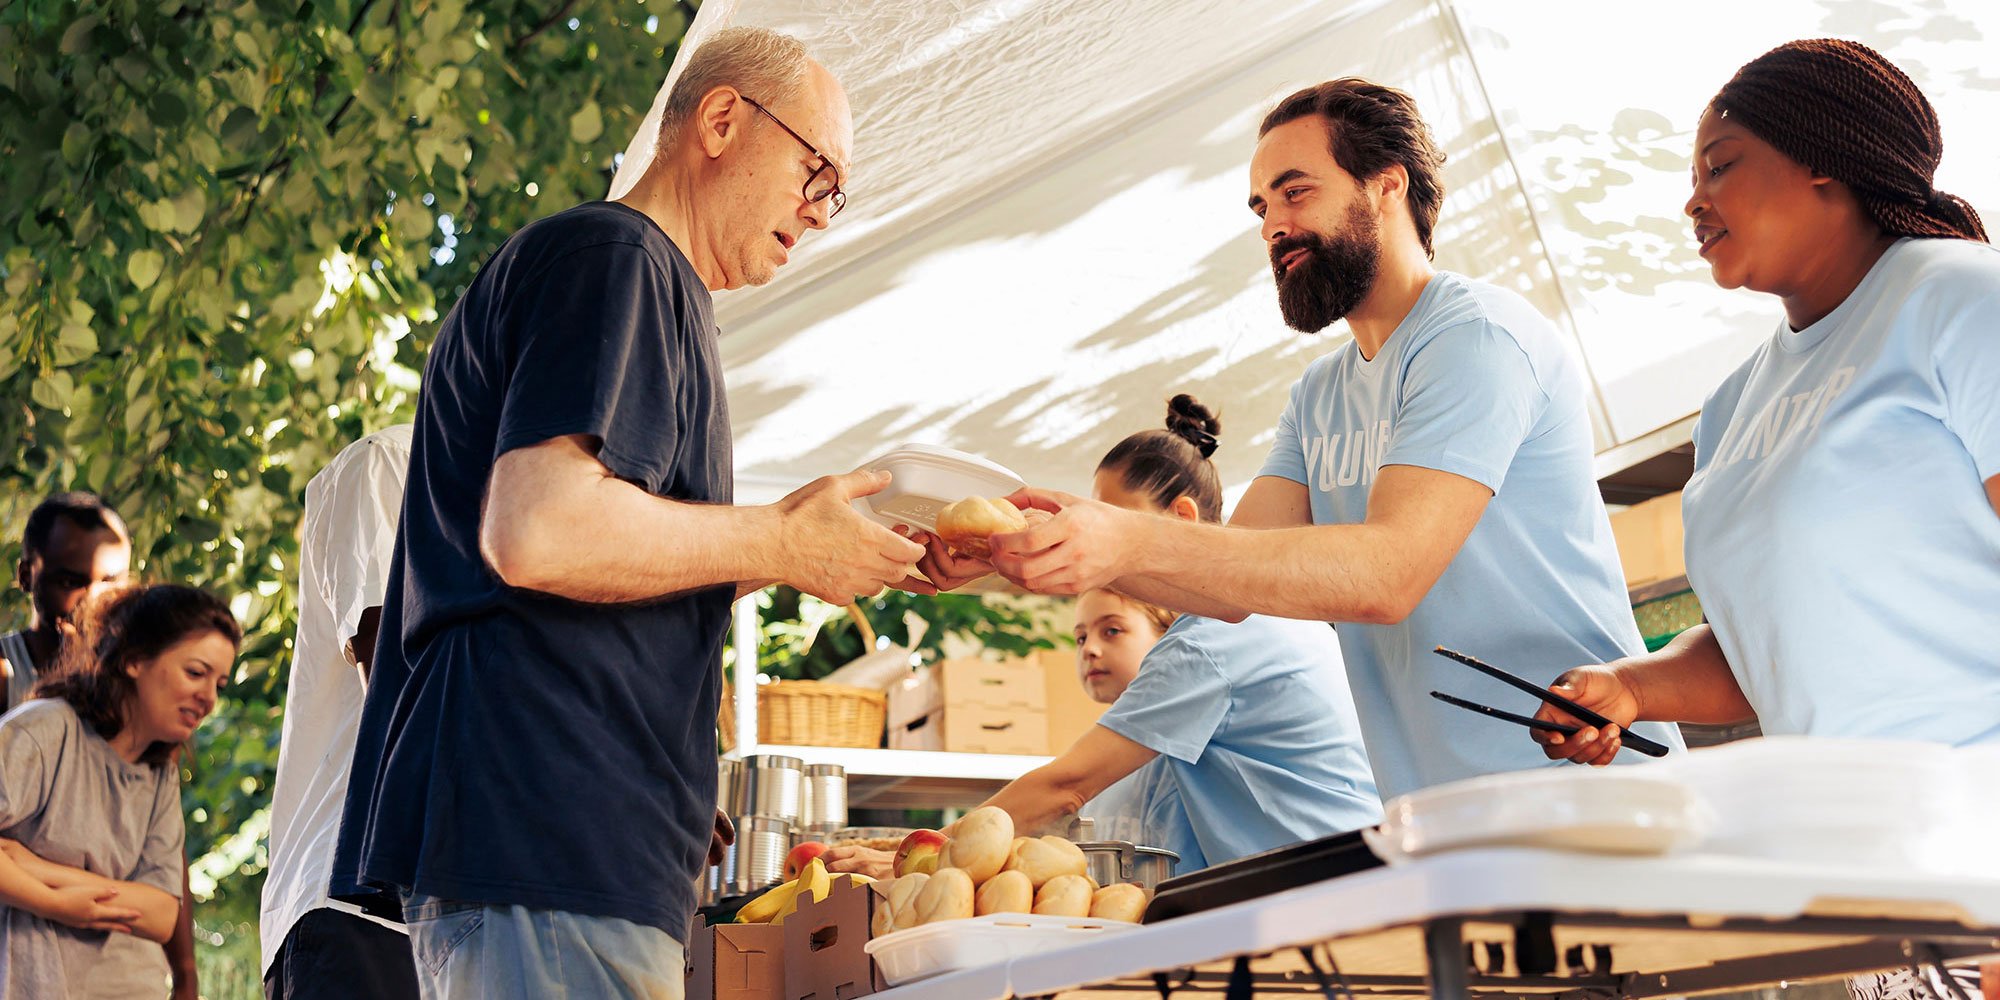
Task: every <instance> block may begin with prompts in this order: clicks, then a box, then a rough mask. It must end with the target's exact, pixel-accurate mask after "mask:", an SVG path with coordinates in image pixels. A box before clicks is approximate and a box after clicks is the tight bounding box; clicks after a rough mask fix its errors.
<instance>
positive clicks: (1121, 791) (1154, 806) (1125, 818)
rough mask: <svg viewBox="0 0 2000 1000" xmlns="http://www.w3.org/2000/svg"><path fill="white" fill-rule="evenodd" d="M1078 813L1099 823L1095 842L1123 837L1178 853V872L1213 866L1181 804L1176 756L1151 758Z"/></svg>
mask: <svg viewBox="0 0 2000 1000" xmlns="http://www.w3.org/2000/svg"><path fill="white" fill-rule="evenodd" d="M1077 814H1078V815H1080V816H1088V817H1090V818H1091V819H1092V820H1093V821H1094V827H1093V832H1092V834H1091V839H1093V840H1122V841H1126V842H1128V843H1132V844H1138V845H1140V846H1142V847H1159V848H1164V849H1166V850H1169V851H1172V852H1174V854H1176V855H1178V856H1179V860H1178V861H1176V862H1175V863H1174V874H1176V875H1185V874H1187V873H1189V872H1192V871H1200V870H1201V869H1203V868H1206V867H1208V859H1207V858H1206V857H1204V856H1203V855H1202V853H1201V842H1200V841H1199V840H1197V839H1196V838H1195V835H1194V826H1193V825H1192V824H1191V823H1189V822H1188V815H1187V809H1186V808H1185V807H1184V806H1182V805H1181V790H1180V786H1179V785H1178V784H1176V783H1175V781H1174V775H1173V770H1172V759H1171V758H1168V757H1155V758H1153V759H1152V760H1149V761H1147V762H1146V763H1145V764H1144V765H1143V766H1141V767H1140V768H1139V769H1138V770H1137V771H1133V772H1132V773H1131V774H1128V775H1126V776H1125V777H1123V778H1120V779H1118V780H1117V781H1116V782H1114V783H1113V784H1112V785H1111V787H1109V788H1106V789H1105V790H1104V791H1102V792H1099V793H1098V794H1097V797H1096V798H1093V799H1091V800H1090V801H1089V802H1087V803H1085V804H1084V807H1083V808H1082V809H1081V810H1079V811H1078V813H1077Z"/></svg>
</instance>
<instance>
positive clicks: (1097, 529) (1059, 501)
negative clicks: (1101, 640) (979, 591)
mask: <svg viewBox="0 0 2000 1000" xmlns="http://www.w3.org/2000/svg"><path fill="white" fill-rule="evenodd" d="M1007 499H1008V500H1009V501H1010V502H1012V503H1013V504H1014V506H1016V507H1019V508H1021V510H1022V511H1023V512H1024V513H1027V514H1028V521H1029V523H1028V527H1027V528H1026V529H1025V530H1022V531H1014V532H1008V533H1007V534H1003V535H994V536H993V539H992V546H993V568H994V569H996V570H999V571H1000V575H1001V576H1004V577H1006V578H1007V579H1008V580H1011V581H1013V583H1014V584H1015V585H1016V586H1019V587H1021V588H1022V589H1024V590H1027V591H1029V592H1031V593H1036V594H1058V595H1074V594H1081V593H1083V592H1084V591H1086V590H1096V589H1097V588H1099V587H1103V586H1106V585H1108V584H1110V583H1112V582H1113V581H1115V580H1117V579H1118V578H1119V577H1121V576H1124V575H1126V574H1127V573H1128V572H1129V571H1130V566H1129V560H1130V557H1131V553H1132V539H1133V538H1134V537H1136V535H1137V529H1138V527H1139V522H1138V520H1137V519H1138V518H1141V517H1144V516H1145V515H1143V514H1136V513H1134V512H1132V511H1128V510H1124V509H1122V508H1118V507H1113V506H1112V505H1110V504H1107V503H1103V502H1100V501H1097V500H1086V499H1084V498H1082V497H1079V496H1074V495H1072V494H1069V493H1060V492H1055V491H1051V490H1036V489H1024V490H1021V491H1020V492H1018V493H1015V494H1014V495H1013V496H1011V497H1008V498H1007ZM1034 512H1041V513H1040V514H1037V513H1034ZM1044 515H1047V516H1046V519H1044Z"/></svg>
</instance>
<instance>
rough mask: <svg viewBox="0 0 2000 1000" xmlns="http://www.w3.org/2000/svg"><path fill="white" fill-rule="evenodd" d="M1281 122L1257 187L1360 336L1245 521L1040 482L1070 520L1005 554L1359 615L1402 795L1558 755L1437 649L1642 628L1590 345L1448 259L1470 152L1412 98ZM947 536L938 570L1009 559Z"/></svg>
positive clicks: (1101, 579)
mask: <svg viewBox="0 0 2000 1000" xmlns="http://www.w3.org/2000/svg"><path fill="white" fill-rule="evenodd" d="M1259 135H1260V139H1259V141H1258V143H1257V150H1256V153H1255V155H1254V156H1253V158H1252V160H1251V165H1250V181H1251V190H1250V202H1249V203H1250V209H1251V210H1252V211H1254V212H1256V213H1257V214H1258V215H1259V216H1260V217H1262V219H1263V236H1264V240H1265V242H1266V244H1267V245H1268V247H1269V251H1270V257H1271V266H1272V269H1273V271H1274V272H1275V274H1276V276H1277V284H1278V302H1279V305H1280V307H1281V308H1282V311H1283V313H1284V316H1285V321H1286V322H1287V323H1288V324H1290V325H1291V326H1293V327H1294V328H1297V329H1299V330H1302V331H1308V332H1311V331H1317V330H1321V329H1324V328H1325V327H1327V326H1328V325H1329V324H1331V323H1333V322H1334V321H1336V320H1339V319H1342V318H1345V319H1346V320H1347V322H1348V325H1349V327H1350V328H1351V329H1352V331H1353V334H1354V339H1353V342H1351V343H1348V344H1344V345H1342V346H1341V347H1340V348H1338V349H1336V350H1335V351H1333V352H1332V353H1331V354H1329V355H1327V356H1325V357H1322V358H1320V359H1319V360H1318V361H1316V362H1314V363H1313V364H1312V366H1311V367H1310V368H1309V369H1308V370H1307V371H1306V374H1305V377H1304V378H1302V379H1300V380H1299V383H1298V385H1297V386H1295V387H1294V388H1293V390H1292V396H1291V403H1290V405H1288V406H1287V407H1286V409H1285V412H1284V416H1283V417H1282V418H1281V420H1280V423H1279V426H1278V436H1277V442H1276V444H1275V445H1273V447H1272V449H1271V454H1270V458H1269V459H1268V460H1267V461H1266V463H1265V465H1264V469H1263V472H1262V473H1261V474H1260V475H1259V476H1258V478H1257V479H1256V481H1255V482H1253V483H1252V484H1251V486H1250V488H1249V491H1248V492H1247V493H1246V494H1245V495H1244V497H1243V500H1242V502H1241V503H1239V504H1238V505H1237V508H1236V511H1235V515H1234V517H1233V518H1231V521H1230V524H1229V525H1228V526H1219V525H1201V524H1193V523H1188V522H1183V521H1175V520H1171V519H1168V518H1158V517H1148V516H1145V515H1143V514H1135V513H1132V512H1129V511H1125V510H1120V509H1118V508H1115V507H1111V506H1108V505H1106V504H1102V503H1095V502H1092V501H1088V500H1083V499H1080V498H1077V497H1072V496H1068V495H1065V494H1060V493H1049V492H1043V491H1036V490H1029V491H1025V492H1024V493H1022V494H1019V495H1018V496H1017V499H1019V500H1020V501H1021V502H1023V503H1030V504H1032V505H1034V506H1037V507H1040V508H1042V509H1044V510H1047V511H1051V512H1054V513H1055V514H1056V516H1055V517H1054V518H1052V519H1051V520H1049V521H1047V522H1045V523H1043V524H1040V525H1035V526H1032V527H1030V528H1029V529H1027V530H1026V531H1023V532H1018V533H1015V534H1012V535H1000V536H996V537H995V538H994V539H993V549H994V553H995V554H994V558H993V565H994V566H995V567H997V568H998V569H999V570H1000V571H1001V572H1002V573H1003V574H1005V575H1006V576H1008V577H1009V578H1011V579H1013V580H1014V581H1016V582H1018V583H1020V584H1022V585H1023V586H1026V587H1028V588H1029V589H1031V590H1035V591H1039V592H1043V593H1076V592H1078V591H1081V590H1087V589H1091V588H1095V587H1101V586H1104V585H1106V584H1115V585H1116V586H1117V587H1118V588H1119V589H1121V590H1122V591H1124V592H1126V593H1129V594H1132V595H1134V596H1136V597H1139V598H1141V599H1144V600H1149V601H1152V602H1154V603H1157V604H1161V605H1164V606H1166V607H1171V608H1176V609H1179V610H1182V611H1186V612H1190V613H1193V614H1199V615H1206V616H1209V617H1221V618H1228V619H1231V620H1238V619H1241V618H1243V617H1244V616H1245V615H1248V614H1267V615H1279V616H1286V617H1293V618H1305V619H1316V620H1322V621H1332V622H1337V623H1340V624H1339V626H1338V627H1339V634H1340V642H1341V651H1342V653H1343V657H1344V659H1345V660H1346V663H1347V670H1348V675H1349V682H1350V687H1351V689H1352V691H1353V694H1354V703H1355V707H1356V709H1357V710H1358V711H1359V714H1360V719H1361V729H1362V734H1363V738H1364V741H1365V743H1366V745H1367V748H1368V756H1369V758H1370V760H1372V761H1373V763H1374V768H1375V780H1376V785H1377V787H1378V788H1379V789H1380V790H1381V792H1382V794H1383V795H1384V796H1385V797H1387V796H1393V795H1397V794H1401V793H1403V792H1408V791H1412V790H1414V789H1418V788H1423V787H1425V786H1428V785H1433V784H1437V783H1439V782H1444V781H1450V780H1454V779H1458V778H1465V777H1470V776H1473V775H1478V774H1486V773H1491V772H1497V771H1507V770H1518V769H1525V768H1530V767H1542V766H1546V764H1547V762H1546V761H1545V760H1544V759H1543V755H1542V754H1541V752H1540V749H1539V748H1538V747H1536V746H1535V745H1534V744H1533V743H1532V742H1530V741H1527V740H1524V739H1522V738H1521V734H1520V732H1519V731H1518V730H1517V729H1514V728H1513V727H1511V726H1508V725H1504V724H1501V723H1497V722H1492V721H1487V720H1482V719H1477V718H1474V717H1473V716H1470V715H1466V714H1464V713H1463V712H1461V711H1460V710H1459V709H1455V708H1452V707H1450V706H1447V705H1444V704H1442V703H1440V702H1438V701H1435V700H1433V699H1432V698H1430V697H1429V693H1430V691H1432V690H1433V689H1436V690H1445V691H1451V692H1455V693H1457V694H1460V695H1462V696H1465V697H1468V698H1473V699H1476V700H1483V701H1485V702H1487V703H1489V704H1493V703H1497V704H1506V703H1508V701H1509V699H1512V700H1513V701H1515V702H1518V701H1519V700H1520V697H1521V696H1520V695H1519V694H1517V693H1515V692H1513V690H1512V689H1511V688H1508V687H1505V686H1503V685H1501V684H1500V683H1499V682H1497V681H1493V680H1490V679H1488V678H1486V677H1484V676H1482V675H1479V674H1476V673H1474V672H1472V671H1470V670H1468V669H1466V668H1464V667H1462V666H1459V665H1457V664H1454V663H1451V662H1449V661H1447V660H1445V659H1443V658H1442V657H1438V656H1434V655H1432V653H1431V649H1432V647H1434V646H1438V645H1446V646H1451V647H1454V648H1457V649H1462V650H1464V651H1466V652H1469V653H1472V654H1474V655H1477V656H1479V657H1481V658H1483V659H1486V660H1488V661H1491V662H1493V663H1497V664H1499V665H1501V666H1505V667H1509V668H1511V669H1513V670H1515V671H1517V672H1520V673H1523V674H1524V675H1525V676H1526V677H1527V678H1528V679H1529V680H1532V681H1535V682H1537V683H1539V684H1547V683H1549V682H1551V681H1554V680H1555V677H1556V674H1557V673H1559V672H1560V671H1561V670H1562V669H1565V667H1564V666H1563V665H1566V664H1571V665H1573V664H1575V663H1597V662H1603V661H1606V660H1611V659H1616V658H1618V657H1621V656H1627V655H1630V654H1632V653H1633V652H1635V651H1638V650H1639V649H1640V648H1641V645H1640V639H1639V634H1638V629H1637V627H1636V625H1635V624H1634V622H1633V620H1632V613H1631V609H1630V607H1629V606H1628V604H1627V602H1626V595H1625V588H1624V583H1623V574H1622V573H1621V572H1620V569H1619V565H1618V554H1617V551H1616V549H1615V548H1614V547H1613V543H1612V537H1611V527H1610V522H1609V520H1608V518H1607V517H1606V515H1605V511H1604V505H1603V503H1602V502H1601V501H1600V500H1599V498H1598V495H1597V490H1596V484H1595V483H1594V481H1593V476H1592V471H1591V458H1592V453H1591V433H1590V421H1589V416H1588V414H1587V413H1586V411H1585V408H1584V401H1585V385H1584V377H1583V373H1582V371H1581V370H1580V367H1579V364H1578V362H1577V361H1576V360H1575V359H1574V358H1573V357H1572V355H1571V353H1570V352H1569V351H1568V350H1567V349H1566V347H1565V345H1564V344H1563V342H1562V339H1561V338H1560V337H1559V336H1558V335H1557V333H1556V331H1555V329H1554V328H1553V327H1552V326H1551V325H1550V324H1549V323H1548V321H1547V320H1545V319H1543V318H1542V317H1541V316H1540V315H1538V314H1537V313H1536V312H1535V310H1534V309H1533V308H1532V307H1531V306H1529V305H1528V303H1527V302H1526V301H1524V300H1523V299H1521V297H1520V296H1518V295H1515V294H1514V293H1512V292H1509V291H1506V290H1503V289H1500V288H1497V287H1494V286H1492V285H1487V284H1483V283H1481V282H1478V281H1474V280H1472V279H1471V278H1468V277H1465V276H1464V275H1459V274H1453V273H1450V272H1448V271H1438V270H1435V269H1434V268H1433V267H1432V265H1431V257H1432V250H1431V234H1432V230H1433V228H1434V226H1435V224H1436V221H1437V215H1438V209H1439V206H1440V205H1441V204H1442V202H1443V200H1444V190H1443V187H1442V184H1441V178H1440V173H1441V168H1442V166H1443V162H1444V155H1443V154H1442V153H1441V152H1440V151H1439V150H1438V148H1437V146H1436V145H1435V143H1434V141H1433V140H1432V138H1431V134H1430V130H1429V128H1428V127H1427V126H1426V125H1425V124H1424V122H1423V120H1422V118H1421V117H1420V116H1419V115H1418V113H1417V109H1416V105H1415V103H1414V102H1413V101H1412V100H1411V99H1410V97H1409V96H1408V95H1406V94H1404V93H1402V92H1400V91H1397V90H1394V89H1391V88H1389V87H1384V86H1381V85H1378V84H1374V83H1369V82H1367V81H1365V80H1358V79H1342V80H1334V81H1332V82H1329V83H1324V84H1321V85H1319V86H1317V87H1312V88H1309V89H1306V90H1302V91H1300V92H1298V93H1296V94H1293V95H1292V96H1290V97H1288V98H1286V99H1285V100H1284V101H1283V102H1282V103H1280V104H1279V105H1278V106H1277V108H1276V109H1274V110H1273V111H1272V112H1271V113H1270V114H1269V115H1268V116H1267V117H1266V118H1265V119H1264V122H1263V125H1262V128H1261V129H1260V131H1259ZM1246 528H1251V529H1261V530H1244V529H1246ZM932 549H933V551H932V553H931V554H930V555H929V556H927V558H926V568H927V569H934V570H936V573H935V574H931V579H933V580H937V579H939V576H943V577H944V581H943V582H945V583H947V584H956V583H957V582H958V581H959V580H961V579H963V578H964V577H966V576H970V575H972V574H974V573H976V572H978V571H979V570H981V569H983V568H984V567H983V566H978V565H970V564H967V563H966V562H965V561H963V560H953V559H951V558H950V557H949V554H948V553H944V552H942V551H940V550H938V548H937V547H936V546H935V545H933V546H932ZM1519 707H1522V708H1528V707H1530V706H1527V705H1521V706H1519ZM1640 728H1641V730H1642V731H1644V732H1645V733H1646V735H1649V736H1652V737H1653V738H1655V739H1657V740H1661V741H1663V742H1669V745H1675V746H1677V745H1679V741H1678V735H1677V733H1676V732H1675V731H1673V730H1672V729H1671V728H1670V727H1667V726H1663V725H1648V726H1642V727H1640Z"/></svg>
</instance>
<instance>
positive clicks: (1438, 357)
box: [1382, 319, 1549, 493]
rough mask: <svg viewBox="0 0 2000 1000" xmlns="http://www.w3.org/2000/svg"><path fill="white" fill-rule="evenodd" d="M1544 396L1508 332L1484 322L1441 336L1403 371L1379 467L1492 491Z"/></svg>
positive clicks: (1419, 351) (1525, 435)
mask: <svg viewBox="0 0 2000 1000" xmlns="http://www.w3.org/2000/svg"><path fill="white" fill-rule="evenodd" d="M1548 398H1549V397H1548V394H1547V393H1546V392H1545V391H1543V389H1542V384H1541V380H1540V379H1538V378H1537V377H1536V375H1535V368H1534V365H1533V363H1532V362H1530V361H1529V359H1528V355H1527V353H1526V352H1525V351H1524V350H1523V349H1522V347H1521V344H1520V343H1519V342H1518V341H1517V340H1515V339H1514V337H1513V336H1512V335H1510V334H1509V333H1508V332H1507V331H1506V330H1504V329H1502V328H1501V327H1499V326H1497V325H1495V324H1494V323H1492V322H1491V321H1488V320H1483V319H1482V320H1473V321H1468V322H1465V323H1460V324H1458V325H1456V326H1453V327H1450V328H1449V329H1445V330H1442V331H1439V332H1438V334H1437V335H1436V336H1434V337H1432V338H1431V339H1430V340H1428V341H1426V342H1425V343H1423V344H1421V345H1419V346H1418V347H1417V349H1416V350H1415V351H1414V352H1413V353H1412V354H1411V356H1410V359H1409V361H1408V362H1407V363H1406V364H1405V366H1404V369H1403V384H1402V405H1401V407H1400V409H1399V412H1398V413H1397V416H1396V429H1395V431H1394V432H1393V434H1392V436H1391V438H1390V441H1389V450H1388V454H1386V455H1385V456H1383V459H1382V464H1383V465H1414V466H1418V467H1421V468H1425V469H1436V470H1438V471H1440V472H1449V473H1452V474H1454V475H1459V476H1464V477H1465V478H1467V479H1470V480H1473V481H1474V482H1477V483H1479V484H1480V485H1482V486H1485V487H1486V488H1487V489H1489V490H1492V491H1493V492H1494V493H1498V492H1500V483H1501V481H1502V480H1504V479H1506V478H1507V468H1508V467H1509V466H1511V465H1512V464H1513V463H1514V453H1515V452H1516V451H1518V450H1520V447H1521V443H1522V442H1523V441H1526V440H1527V438H1528V433H1529V431H1531V430H1532V429H1533V428H1534V426H1535V423H1536V421H1538V420H1539V419H1541V414H1542V410H1543V408H1544V407H1545V406H1547V405H1548Z"/></svg>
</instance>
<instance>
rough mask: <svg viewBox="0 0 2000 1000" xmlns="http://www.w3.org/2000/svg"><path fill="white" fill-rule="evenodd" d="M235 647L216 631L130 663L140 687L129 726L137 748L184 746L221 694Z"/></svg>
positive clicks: (135, 682)
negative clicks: (176, 744)
mask: <svg viewBox="0 0 2000 1000" xmlns="http://www.w3.org/2000/svg"><path fill="white" fill-rule="evenodd" d="M235 662H236V646H235V644H233V643H231V642H230V641H229V638H228V637H227V636H225V635H223V634H222V633H220V632H217V631H215V630H213V629H208V630H204V631H202V632H198V633H196V634H194V635H191V636H188V637H187V638H185V639H182V640H181V641H180V642H177V643H175V644H174V645H172V646H169V647H167V648H166V649H164V650H162V651H161V652H160V655H158V656H156V657H153V658H152V659H150V660H145V661H142V662H139V663H133V664H128V665H127V666H126V667H125V672H126V673H128V674H130V675H131V676H132V680H133V682H134V684H135V685H136V687H137V689H138V690H137V694H136V697H134V699H133V703H132V705H131V706H130V707H129V708H128V709H127V712H128V714H127V717H126V725H127V726H128V727H129V728H131V729H132V730H133V734H134V736H135V737H137V739H136V742H137V743H138V745H139V746H141V747H144V746H149V745H151V744H152V743H153V742H155V741H158V742H164V743H185V742H187V740H188V739H189V738H190V737H192V736H193V735H194V731H195V730H196V729H197V728H199V727H200V726H201V722H202V720H203V719H206V718H208V713H210V712H213V711H215V702H216V699H217V698H219V697H220V696H221V694H222V684H223V682H224V681H225V680H227V679H228V678H229V668H230V667H231V666H232V665H233V664H234V663H235Z"/></svg>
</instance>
